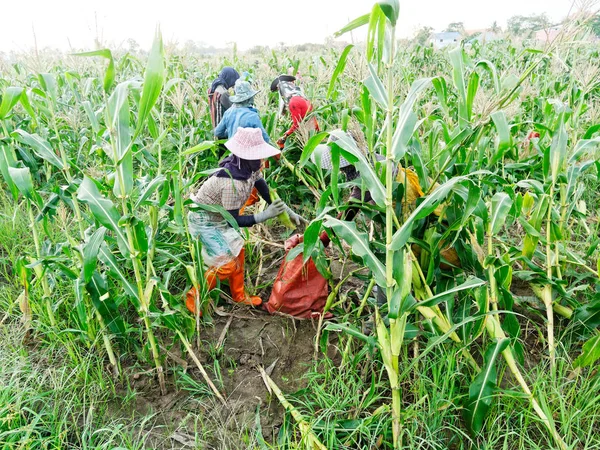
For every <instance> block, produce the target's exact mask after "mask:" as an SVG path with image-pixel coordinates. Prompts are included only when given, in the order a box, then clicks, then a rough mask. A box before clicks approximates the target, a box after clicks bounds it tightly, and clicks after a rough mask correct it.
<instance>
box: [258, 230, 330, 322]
mask: <svg viewBox="0 0 600 450" xmlns="http://www.w3.org/2000/svg"><path fill="white" fill-rule="evenodd" d="M300 242H302V236H301V235H296V236H293V237H292V238H290V239H289V240H288V242H286V257H285V258H284V260H283V263H282V264H281V268H280V269H279V273H278V274H277V278H275V283H274V284H273V290H272V291H271V297H269V301H268V302H267V303H265V304H264V305H263V306H264V308H265V309H266V310H267V311H269V312H270V313H271V314H273V313H274V312H280V313H284V314H289V315H290V316H294V317H299V318H302V319H309V318H311V317H318V316H319V315H320V314H322V313H323V308H324V307H325V303H326V301H327V296H328V294H329V289H328V288H329V286H328V284H327V280H326V279H325V278H323V276H322V275H321V274H320V273H319V271H318V270H317V268H316V267H315V263H314V262H313V260H312V259H309V260H308V262H307V263H306V264H302V254H300V255H298V256H297V257H295V258H294V259H292V260H291V261H287V254H288V253H289V251H290V250H291V249H292V248H294V247H295V246H296V245H298V244H299V243H300Z"/></svg>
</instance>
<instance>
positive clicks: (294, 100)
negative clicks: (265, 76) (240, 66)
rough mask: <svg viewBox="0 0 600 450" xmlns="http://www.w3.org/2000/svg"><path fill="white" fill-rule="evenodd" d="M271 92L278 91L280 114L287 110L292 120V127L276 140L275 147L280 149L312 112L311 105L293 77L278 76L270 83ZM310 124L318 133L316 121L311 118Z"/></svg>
mask: <svg viewBox="0 0 600 450" xmlns="http://www.w3.org/2000/svg"><path fill="white" fill-rule="evenodd" d="M271 91H272V92H275V91H279V99H280V114H283V113H284V112H285V110H286V109H288V110H289V111H290V117H291V119H292V126H291V127H290V128H289V129H288V130H287V131H286V132H285V133H284V135H283V136H282V137H281V138H279V139H278V140H277V145H278V146H279V148H281V149H282V148H283V147H284V146H285V141H286V140H287V138H288V137H289V136H290V135H291V134H292V133H294V131H296V130H297V129H298V127H299V126H300V124H301V123H302V121H303V120H304V118H305V117H306V115H307V114H308V113H309V112H310V111H312V105H311V104H310V102H309V101H308V99H307V98H306V96H305V95H304V92H303V91H302V88H301V87H300V86H298V85H297V84H296V77H295V76H293V75H285V74H284V75H279V76H278V77H277V78H275V79H274V80H273V82H272V83H271ZM310 123H311V126H312V127H313V128H314V130H315V131H319V123H318V122H317V119H315V118H314V117H313V118H312V119H311V122H310Z"/></svg>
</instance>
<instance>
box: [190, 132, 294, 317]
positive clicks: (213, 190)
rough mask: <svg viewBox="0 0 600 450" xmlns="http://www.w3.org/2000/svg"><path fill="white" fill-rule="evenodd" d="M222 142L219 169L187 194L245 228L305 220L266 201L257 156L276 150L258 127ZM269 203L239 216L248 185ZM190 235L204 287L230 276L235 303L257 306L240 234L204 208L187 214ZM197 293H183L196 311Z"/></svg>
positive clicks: (278, 202) (280, 203) (280, 204)
mask: <svg viewBox="0 0 600 450" xmlns="http://www.w3.org/2000/svg"><path fill="white" fill-rule="evenodd" d="M225 146H226V147H227V149H228V150H229V151H230V152H231V155H229V156H228V157H226V158H225V159H224V160H222V161H221V162H220V163H219V167H221V168H222V169H221V170H220V171H218V172H216V173H215V174H213V175H212V176H211V177H210V178H208V180H206V181H205V182H204V183H203V184H202V186H201V187H200V189H199V190H198V191H197V192H196V193H194V194H192V195H191V196H190V198H191V200H192V201H193V202H194V203H196V204H200V205H217V206H221V207H222V208H223V209H225V210H226V211H227V212H228V213H229V214H231V216H233V218H234V220H235V221H236V223H237V225H238V226H239V227H250V226H252V225H254V224H257V223H262V222H264V221H266V220H268V219H272V218H274V217H276V216H278V215H279V214H281V213H283V212H287V213H288V214H289V216H290V219H291V220H292V221H293V222H294V223H296V225H300V223H301V222H305V220H304V219H302V218H301V217H300V216H299V215H298V214H296V213H295V212H293V211H292V210H291V209H290V208H289V207H288V206H287V205H286V204H285V203H284V202H283V201H281V200H275V201H271V197H270V195H269V187H268V186H267V183H266V182H265V180H264V178H263V177H262V175H261V160H262V159H264V158H268V157H270V156H274V155H277V154H279V153H280V151H279V150H278V149H277V148H275V147H273V146H272V145H269V144H268V143H267V142H265V139H264V138H263V135H262V132H261V130H260V129H259V128H250V127H248V128H239V129H238V130H237V132H236V133H235V135H234V136H233V137H232V138H231V139H229V140H228V141H227V142H226V143H225ZM253 187H256V188H257V190H258V192H259V194H260V196H261V197H262V198H263V199H264V200H265V201H266V202H267V204H268V205H269V206H268V207H267V208H266V209H265V210H264V211H262V212H258V213H255V214H253V215H240V213H239V210H240V208H242V206H243V205H244V203H245V202H246V200H247V199H248V197H249V195H250V192H251V191H252V188H253ZM188 222H189V230H190V234H191V235H192V237H194V238H199V239H200V242H201V243H202V258H203V261H204V264H205V265H206V266H208V270H207V271H206V272H205V274H204V278H205V280H206V285H207V287H208V290H211V289H213V288H214V287H215V286H216V282H217V278H218V279H219V280H222V281H223V280H229V288H230V291H231V297H232V299H233V301H234V302H236V303H241V304H245V305H252V306H259V305H260V304H261V303H262V300H261V298H260V297H255V296H250V295H248V294H247V292H246V290H245V288H244V239H243V237H242V234H240V232H239V231H238V230H236V229H235V228H233V227H232V226H230V225H229V223H228V222H227V220H226V219H225V218H224V217H223V215H222V214H219V213H215V212H208V211H202V210H198V211H190V212H189V213H188ZM198 300H199V298H198V292H197V290H196V288H195V287H192V289H190V290H189V291H188V292H187V294H186V299H185V302H186V306H187V308H188V309H189V310H190V311H191V312H192V313H195V312H196V305H197V304H198Z"/></svg>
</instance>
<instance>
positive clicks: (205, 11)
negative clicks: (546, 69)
mask: <svg viewBox="0 0 600 450" xmlns="http://www.w3.org/2000/svg"><path fill="white" fill-rule="evenodd" d="M373 3H374V2H373V0H301V1H299V2H292V1H288V2H285V1H282V0H244V1H240V0H233V1H211V2H209V1H207V0H195V1H194V0H162V1H157V0H144V1H141V0H102V1H89V0H88V1H86V0H51V1H48V0H44V1H41V0H3V1H2V6H1V8H0V11H1V13H2V16H3V20H2V25H1V26H0V51H7V50H24V51H25V50H28V49H30V48H32V46H33V43H34V40H33V30H35V35H36V37H37V43H38V46H39V47H40V48H43V47H54V48H59V49H63V50H68V49H69V48H71V47H72V48H85V49H93V48H94V38H95V37H96V35H98V36H99V37H100V38H101V39H102V41H103V42H104V43H106V44H109V45H111V46H112V47H115V46H119V45H120V44H124V43H125V42H126V41H127V39H129V38H132V39H134V40H136V41H137V42H138V43H139V44H140V46H141V47H142V48H148V47H149V46H150V45H151V42H152V37H153V33H154V28H155V26H156V24H160V26H161V29H162V32H163V37H164V39H165V41H167V42H177V43H179V44H184V43H185V42H186V41H188V40H192V41H196V42H204V43H207V44H211V45H215V46H217V47H222V46H225V45H226V44H227V43H228V42H237V44H238V47H239V48H240V49H247V48H250V47H253V46H255V45H270V46H274V45H277V44H278V43H279V42H284V43H286V44H300V43H305V42H314V43H323V41H324V40H325V38H326V37H327V36H329V35H331V34H332V33H334V32H335V31H337V30H338V29H339V28H341V27H342V26H344V25H345V24H346V23H347V22H348V20H351V19H354V18H356V17H358V16H359V15H361V14H364V13H366V12H368V11H369V10H370V7H371V6H372V5H373ZM571 3H572V0H495V1H490V0H416V1H415V0H410V1H402V0H401V1H400V8H401V12H400V16H401V18H400V26H399V29H398V35H399V36H400V37H407V36H412V35H413V33H414V32H415V30H416V29H418V28H419V27H420V26H423V25H429V26H431V27H433V28H434V29H436V30H437V31H441V30H442V29H443V28H444V27H445V26H446V25H447V24H448V23H450V22H464V24H465V27H466V28H467V29H477V28H485V27H489V26H490V25H491V24H492V22H494V21H497V22H498V24H499V25H500V26H502V27H505V25H506V20H507V19H508V18H509V17H511V16H513V15H517V14H518V15H528V14H540V13H543V12H546V13H547V14H548V16H549V17H550V19H551V20H553V21H557V20H560V19H562V18H563V17H565V16H566V15H567V13H568V11H569V9H570V7H571ZM226 7H228V9H225V8H226ZM344 39H345V40H349V37H346V38H344Z"/></svg>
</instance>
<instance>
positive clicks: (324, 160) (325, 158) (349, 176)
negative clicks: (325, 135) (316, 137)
mask: <svg viewBox="0 0 600 450" xmlns="http://www.w3.org/2000/svg"><path fill="white" fill-rule="evenodd" d="M346 135H347V136H348V137H349V138H350V139H352V141H353V142H354V143H355V144H356V145H357V146H359V148H361V147H363V146H362V145H360V142H361V139H359V133H357V132H348V133H346ZM337 140H338V138H337V137H336V136H334V135H330V136H329V139H328V141H327V143H328V144H329V143H332V142H336V141H337ZM362 151H363V153H366V151H365V149H364V148H363V150H362ZM374 156H375V159H376V160H377V161H379V162H383V161H385V158H384V157H383V156H381V155H379V154H377V153H375V155H374ZM311 159H312V161H313V163H315V164H317V161H320V166H321V169H325V170H331V169H333V164H332V161H331V149H330V148H329V146H328V145H326V144H319V145H317V146H316V147H315V150H314V151H313V153H312V154H311ZM339 164H340V165H339V168H340V172H341V173H343V174H344V175H345V177H346V181H355V180H357V179H358V178H359V177H360V172H359V171H358V170H356V168H355V167H354V166H353V165H352V164H351V163H350V162H348V161H347V160H346V159H344V158H343V157H342V156H341V155H340V162H339ZM392 174H393V176H394V178H395V180H396V181H397V182H399V183H402V184H404V182H405V178H406V179H407V180H408V186H409V187H408V188H407V189H406V192H405V201H404V202H403V205H404V206H405V207H406V209H408V208H411V207H412V206H413V205H414V204H415V201H416V199H417V198H418V197H421V196H423V191H422V190H421V186H420V185H419V177H418V176H417V174H416V173H415V172H413V171H412V170H411V169H404V168H402V167H400V166H396V165H394V169H393V172H392ZM349 201H350V202H361V201H362V202H365V203H369V202H371V201H372V197H371V193H370V192H369V191H368V190H367V191H364V192H363V190H362V189H361V187H360V186H354V187H353V188H352V191H351V193H350V199H349ZM359 210H360V208H359V207H358V206H351V207H349V208H347V209H346V210H345V211H343V212H342V213H340V214H339V215H338V219H342V220H348V221H351V220H353V219H354V217H355V216H356V214H357V213H358V212H359ZM321 241H322V242H323V245H324V246H325V247H327V246H328V245H329V236H328V235H327V232H325V231H324V232H323V233H322V234H321Z"/></svg>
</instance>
